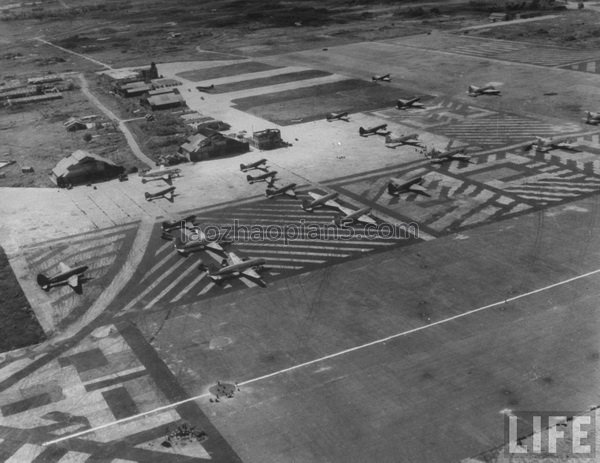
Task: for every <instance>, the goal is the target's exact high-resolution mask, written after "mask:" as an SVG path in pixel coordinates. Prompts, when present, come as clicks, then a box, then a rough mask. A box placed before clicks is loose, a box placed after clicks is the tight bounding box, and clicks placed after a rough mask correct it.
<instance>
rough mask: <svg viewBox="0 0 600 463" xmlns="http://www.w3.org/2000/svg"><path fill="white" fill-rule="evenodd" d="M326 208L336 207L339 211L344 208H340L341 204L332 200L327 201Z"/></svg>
mask: <svg viewBox="0 0 600 463" xmlns="http://www.w3.org/2000/svg"><path fill="white" fill-rule="evenodd" d="M325 206H329V207H335V208H337V209H339V208H340V207H342V206H340V203H338V202H337V201H336V200H335V199H330V200H329V201H325Z"/></svg>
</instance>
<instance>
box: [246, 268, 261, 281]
mask: <svg viewBox="0 0 600 463" xmlns="http://www.w3.org/2000/svg"><path fill="white" fill-rule="evenodd" d="M241 274H242V275H244V276H246V277H248V278H250V279H252V280H260V275H259V274H258V273H256V271H255V270H254V269H251V268H247V269H246V270H244V271H243V272H241Z"/></svg>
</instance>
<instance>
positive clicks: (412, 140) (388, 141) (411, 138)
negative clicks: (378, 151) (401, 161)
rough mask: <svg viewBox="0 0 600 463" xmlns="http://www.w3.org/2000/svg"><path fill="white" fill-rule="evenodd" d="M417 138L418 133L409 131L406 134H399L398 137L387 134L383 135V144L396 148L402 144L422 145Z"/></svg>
mask: <svg viewBox="0 0 600 463" xmlns="http://www.w3.org/2000/svg"><path fill="white" fill-rule="evenodd" d="M418 138H419V134H417V133H409V134H408V135H400V136H399V137H394V136H392V135H391V134H388V135H386V136H385V146H387V147H388V148H397V147H398V146H402V145H413V146H423V145H422V144H421V142H420V141H419V140H418Z"/></svg>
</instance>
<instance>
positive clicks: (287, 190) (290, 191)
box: [265, 183, 296, 199]
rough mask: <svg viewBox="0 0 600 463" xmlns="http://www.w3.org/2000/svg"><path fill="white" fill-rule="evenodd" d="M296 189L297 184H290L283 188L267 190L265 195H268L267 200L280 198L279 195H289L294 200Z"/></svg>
mask: <svg viewBox="0 0 600 463" xmlns="http://www.w3.org/2000/svg"><path fill="white" fill-rule="evenodd" d="M271 185H272V184H271ZM295 189H296V184H295V183H290V184H288V185H285V186H282V187H281V188H267V191H266V192H265V194H266V195H267V198H269V199H271V198H273V197H275V196H279V195H288V196H291V197H292V198H295V197H296V191H295Z"/></svg>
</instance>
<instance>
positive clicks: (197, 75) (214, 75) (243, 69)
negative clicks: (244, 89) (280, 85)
mask: <svg viewBox="0 0 600 463" xmlns="http://www.w3.org/2000/svg"><path fill="white" fill-rule="evenodd" d="M273 69H278V68H277V66H270V65H268V64H264V63H258V62H256V61H244V62H242V63H235V64H229V65H227V66H215V67H211V68H206V69H196V70H194V71H187V72H182V73H181V74H177V75H178V76H181V77H183V78H184V79H188V80H191V81H192V82H201V81H203V80H209V79H218V78H219V77H229V76H237V75H238V74H246V73H251V72H260V71H271V70H273Z"/></svg>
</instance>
